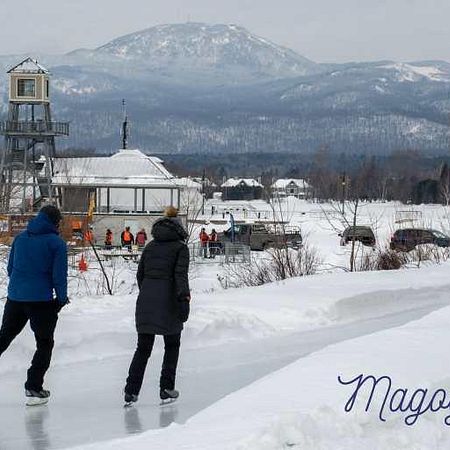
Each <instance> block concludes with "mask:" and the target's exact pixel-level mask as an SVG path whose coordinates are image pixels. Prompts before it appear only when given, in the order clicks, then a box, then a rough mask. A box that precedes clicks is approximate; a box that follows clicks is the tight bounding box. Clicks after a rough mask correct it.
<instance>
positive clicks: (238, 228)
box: [219, 223, 302, 250]
mask: <svg viewBox="0 0 450 450" xmlns="http://www.w3.org/2000/svg"><path fill="white" fill-rule="evenodd" d="M231 231H232V230H231V227H230V228H228V230H226V231H224V232H223V233H219V242H230V241H231V239H232V232H231ZM234 242H237V243H241V244H245V245H248V246H250V249H251V250H265V249H268V248H280V247H283V246H284V245H287V246H288V247H292V248H295V249H297V248H300V246H301V245H302V235H301V233H300V230H299V229H292V228H289V229H287V228H285V229H283V230H281V229H280V230H276V229H275V230H273V229H270V228H269V227H268V226H266V225H265V224H259V223H258V224H236V225H234Z"/></svg>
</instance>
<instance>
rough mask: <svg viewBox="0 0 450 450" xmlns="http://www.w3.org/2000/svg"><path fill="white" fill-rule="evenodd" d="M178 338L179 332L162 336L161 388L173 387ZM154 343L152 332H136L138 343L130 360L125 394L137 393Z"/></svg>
mask: <svg viewBox="0 0 450 450" xmlns="http://www.w3.org/2000/svg"><path fill="white" fill-rule="evenodd" d="M180 338H181V333H179V334H170V335H166V336H164V360H163V365H162V369H161V378H160V380H159V386H160V388H161V389H174V388H175V377H176V372H177V364H178V355H179V353H180ZM154 343H155V335H154V334H141V333H140V334H138V344H137V348H136V352H135V353H134V356H133V360H132V361H131V365H130V370H129V372H128V378H127V384H126V386H125V392H126V393H127V394H135V395H139V392H140V390H141V386H142V382H143V380H144V374H145V369H146V367H147V362H148V359H149V358H150V355H151V354H152V349H153V344H154Z"/></svg>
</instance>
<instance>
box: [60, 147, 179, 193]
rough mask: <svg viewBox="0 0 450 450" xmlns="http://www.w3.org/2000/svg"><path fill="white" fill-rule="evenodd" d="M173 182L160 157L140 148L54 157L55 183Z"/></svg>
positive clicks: (171, 183) (153, 183)
mask: <svg viewBox="0 0 450 450" xmlns="http://www.w3.org/2000/svg"><path fill="white" fill-rule="evenodd" d="M175 181H176V179H175V178H174V176H173V175H172V174H171V173H170V172H169V171H168V170H167V169H166V168H165V167H164V166H163V164H162V161H161V160H160V159H159V158H155V157H152V156H147V155H145V154H144V153H142V152H141V151H140V150H119V152H117V153H115V154H114V155H112V156H109V157H104V156H97V157H91V158H56V159H55V160H54V176H53V183H55V184H63V185H64V184H85V185H95V186H108V185H122V184H125V185H164V186H166V185H167V186H173V185H174V184H175Z"/></svg>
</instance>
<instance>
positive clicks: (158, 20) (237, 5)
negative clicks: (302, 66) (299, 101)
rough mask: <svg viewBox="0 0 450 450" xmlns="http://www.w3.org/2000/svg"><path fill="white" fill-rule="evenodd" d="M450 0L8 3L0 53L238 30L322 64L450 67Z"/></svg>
mask: <svg viewBox="0 0 450 450" xmlns="http://www.w3.org/2000/svg"><path fill="white" fill-rule="evenodd" d="M449 19H450V0H220V1H216V0H1V1H0V54H16V53H30V54H33V52H38V53H43V52H48V53H61V52H66V51H70V50H73V49H75V48H80V47H88V48H95V47H97V46H100V45H102V44H104V43H106V42H108V41H109V40H111V39H113V38H114V37H118V36H120V35H123V34H126V33H130V32H133V31H138V30H141V29H144V28H148V27H150V26H153V25H157V24H163V23H179V22H187V21H195V22H209V23H236V24H239V25H242V26H245V27H246V28H248V29H249V30H250V31H252V32H254V33H256V34H258V35H260V36H263V37H266V38H268V39H270V40H272V41H274V42H275V43H278V44H282V45H285V46H287V47H290V48H292V49H294V50H296V51H297V52H299V53H300V54H302V55H304V56H306V57H309V58H311V59H313V60H315V61H317V62H328V61H330V62H331V61H333V62H343V61H354V60H379V59H394V60H403V61H407V60H418V59H445V60H447V61H450V45H449V43H450V25H449V22H450V20H449Z"/></svg>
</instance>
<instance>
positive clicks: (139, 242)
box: [136, 228, 147, 249]
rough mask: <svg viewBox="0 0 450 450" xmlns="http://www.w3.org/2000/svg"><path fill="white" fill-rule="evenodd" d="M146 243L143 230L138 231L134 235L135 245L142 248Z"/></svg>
mask: <svg viewBox="0 0 450 450" xmlns="http://www.w3.org/2000/svg"><path fill="white" fill-rule="evenodd" d="M146 242H147V233H146V232H145V229H144V228H142V229H141V231H138V232H137V234H136V244H137V245H138V246H139V248H141V249H142V248H144V247H145V243H146Z"/></svg>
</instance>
